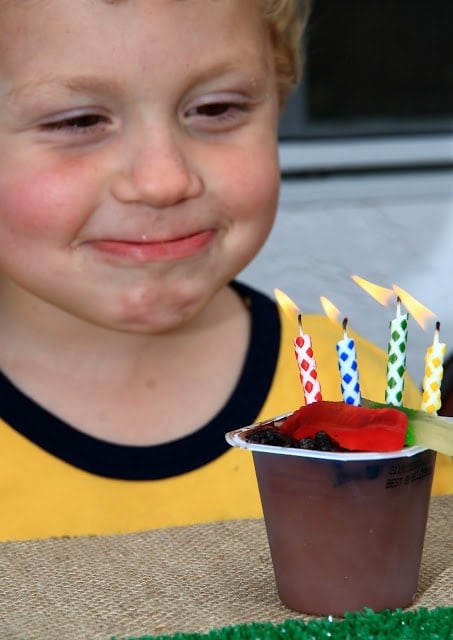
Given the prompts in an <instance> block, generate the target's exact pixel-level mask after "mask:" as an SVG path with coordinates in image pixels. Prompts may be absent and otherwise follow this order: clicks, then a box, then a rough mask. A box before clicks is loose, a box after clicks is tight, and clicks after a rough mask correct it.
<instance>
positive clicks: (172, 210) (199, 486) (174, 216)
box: [0, 0, 418, 539]
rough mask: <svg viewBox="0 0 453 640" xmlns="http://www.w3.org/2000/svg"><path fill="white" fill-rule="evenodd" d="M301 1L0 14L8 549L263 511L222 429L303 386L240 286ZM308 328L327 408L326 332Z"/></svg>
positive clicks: (377, 385) (48, 0)
mask: <svg viewBox="0 0 453 640" xmlns="http://www.w3.org/2000/svg"><path fill="white" fill-rule="evenodd" d="M296 5H297V3H296V2H295V1H294V0H274V1H263V2H260V1H259V0H247V2H244V0H216V1H210V0H118V1H110V2H108V1H107V0H83V2H77V3H74V2H73V0H45V1H44V0H42V1H41V0H36V1H35V2H28V1H26V0H15V1H14V2H12V1H10V0H3V1H1V2H0V23H1V25H2V33H3V35H2V36H1V38H2V40H1V43H2V44H1V57H0V146H1V149H2V153H1V156H0V309H1V314H0V336H1V344H2V349H1V353H0V366H1V369H2V371H3V377H2V381H1V388H0V398H1V403H0V412H1V416H2V419H3V420H2V422H1V423H0V443H1V444H0V446H1V450H2V452H3V459H2V464H1V465H0V486H1V489H2V519H1V520H2V524H1V525H0V539H27V538H33V537H47V536H61V535H84V534H103V533H115V532H125V531H134V530H139V529H145V528H152V527H162V526H170V525H179V524H189V523H192V522H203V521H208V520H216V519H223V518H235V517H250V516H257V515H260V507H259V499H258V495H257V490H256V485H255V478H254V473H253V468H252V462H251V459H250V456H249V455H247V454H245V453H244V452H238V451H235V450H232V449H229V447H228V446H227V445H226V443H225V440H224V433H225V432H226V431H228V430H229V429H231V428H234V427H237V426H241V425H244V424H247V423H250V422H253V421H255V420H257V419H262V418H264V417H271V416H273V415H276V414H279V413H282V412H283V411H288V410H291V409H293V408H295V407H297V406H298V405H299V404H300V403H301V391H300V385H299V382H298V378H297V372H296V370H295V364H294V361H293V354H292V347H291V338H292V335H291V334H292V329H291V328H290V327H288V326H286V324H282V325H281V319H280V318H279V316H278V312H277V310H276V307H275V305H274V304H273V303H272V302H271V301H270V300H268V299H267V298H264V297H263V296H261V295H259V294H258V293H256V292H254V291H251V290H250V289H247V288H246V287H243V286H241V285H239V284H237V283H234V282H233V283H232V284H230V283H231V282H232V281H233V279H234V278H235V277H236V275H237V274H238V273H239V272H240V271H241V269H242V268H243V267H244V266H245V265H246V264H247V263H248V262H249V261H250V260H251V259H252V258H253V257H254V255H255V254H256V253H257V252H258V251H259V249H260V248H261V246H262V244H263V242H264V241H265V239H266V237H267V235H268V233H269V231H270V229H271V226H272V223H273V220H274V215H275V210H276V205H277V198H278V186H279V168H278V160H277V144H276V140H277V121H278V115H279V108H280V105H281V104H282V103H283V102H284V99H285V96H286V94H287V92H288V91H289V89H290V88H291V86H292V85H293V84H294V83H295V82H296V81H297V77H298V62H297V53H296V52H297V49H298V39H299V31H300V29H299V24H298V22H297V20H296ZM305 10H306V8H305ZM6 34H7V35H6ZM304 328H305V329H306V330H307V331H310V332H312V333H313V340H314V342H315V348H316V350H317V360H318V367H319V369H320V371H321V372H323V373H322V385H323V391H324V396H325V397H326V398H332V399H334V398H339V395H338V393H339V392H338V387H339V382H338V372H337V368H336V359H335V349H334V344H335V340H336V338H337V333H338V332H337V331H335V328H333V327H332V328H331V327H330V324H329V322H328V321H327V320H324V319H320V318H312V319H310V318H307V319H305V320H304ZM280 339H281V340H280ZM280 344H281V348H280ZM358 349H359V353H360V357H361V366H362V371H363V373H362V380H361V383H362V389H363V393H364V395H366V396H368V397H379V398H380V397H381V395H382V389H383V385H384V381H383V376H384V373H385V358H384V357H383V355H382V354H381V353H380V352H379V351H378V350H377V349H375V348H374V347H373V346H372V345H368V344H366V343H364V342H363V341H362V342H360V341H359V345H358ZM367 361H369V362H368V364H367ZM320 375H321V374H320ZM408 391H409V396H412V397H409V400H408V403H409V404H411V403H412V404H415V403H418V397H417V398H416V395H417V394H416V391H415V390H414V389H413V388H411V387H410V385H408Z"/></svg>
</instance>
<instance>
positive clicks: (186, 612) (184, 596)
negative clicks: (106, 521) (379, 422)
mask: <svg viewBox="0 0 453 640" xmlns="http://www.w3.org/2000/svg"><path fill="white" fill-rule="evenodd" d="M452 523H453V496H444V497H439V498H434V499H433V500H432V501H431V508H430V517H429V522H428V529H427V534H426V541H425V549H424V555H423V561H422V568H421V575H420V586H419V593H418V595H417V598H416V601H415V603H414V607H420V606H425V607H428V608H434V607H438V606H451V605H452V604H453V586H452V585H453V534H452ZM0 580H1V582H0V638H1V640H19V639H26V640H66V639H67V640H88V639H89V640H108V639H109V638H110V637H111V636H115V637H116V638H124V637H131V636H135V637H137V636H141V635H145V634H149V635H157V634H174V633H176V632H178V631H181V632H191V631H196V632H205V631H208V630H210V629H212V628H214V627H223V626H227V625H231V624H240V623H245V622H252V621H266V620H268V621H271V622H276V623H277V622H281V621H283V620H285V619H286V618H295V617H303V616H300V614H297V613H295V612H292V611H290V610H289V609H286V608H285V607H284V606H283V605H281V604H280V603H279V601H278V599H277V596H276V592H275V587H274V580H273V574H272V566H271V561H270V557H269V551H268V546H267V539H266V533H265V529H264V524H263V522H262V521H261V520H246V521H233V522H221V523H214V524H207V525H196V526H190V527H181V528H172V529H164V530H157V531H150V532H144V533H136V534H128V535H122V536H111V537H86V538H63V539H51V540H41V541H31V542H15V543H3V544H1V545H0Z"/></svg>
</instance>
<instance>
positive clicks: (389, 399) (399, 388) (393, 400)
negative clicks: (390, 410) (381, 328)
mask: <svg viewBox="0 0 453 640" xmlns="http://www.w3.org/2000/svg"><path fill="white" fill-rule="evenodd" d="M408 319H409V314H407V313H401V300H400V298H399V297H398V299H397V311H396V318H394V319H393V320H391V321H390V339H389V343H388V360H387V387H386V389H385V402H386V403H387V404H391V405H394V406H395V407H401V406H402V405H403V389H404V373H405V371H406V346H407V325H408Z"/></svg>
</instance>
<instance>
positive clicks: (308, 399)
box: [294, 314, 322, 404]
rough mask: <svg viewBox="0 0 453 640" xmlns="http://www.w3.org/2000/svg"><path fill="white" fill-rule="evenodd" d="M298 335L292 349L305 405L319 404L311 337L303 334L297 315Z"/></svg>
mask: <svg viewBox="0 0 453 640" xmlns="http://www.w3.org/2000/svg"><path fill="white" fill-rule="evenodd" d="M298 322H299V335H298V336H297V338H296V339H295V340H294V349H295V354H296V359H297V364H298V365H299V375H300V381H301V382H302V388H303V390H304V397H305V404H311V403H312V402H319V401H320V400H322V395H321V385H320V384H319V380H318V372H317V370H316V361H315V357H314V354H313V347H312V344H311V337H310V336H309V335H308V333H304V331H303V328H302V318H301V315H300V314H299V317H298Z"/></svg>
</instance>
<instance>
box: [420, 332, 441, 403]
mask: <svg viewBox="0 0 453 640" xmlns="http://www.w3.org/2000/svg"><path fill="white" fill-rule="evenodd" d="M439 331H440V322H436V330H435V332H434V339H433V343H432V345H431V346H430V347H428V348H427V350H426V354H425V375H424V377H423V397H422V410H423V411H427V412H428V413H437V412H438V411H439V409H440V406H441V399H440V398H441V396H440V385H441V382H442V376H443V373H444V366H443V365H444V357H445V352H446V350H447V345H446V344H445V343H444V342H439Z"/></svg>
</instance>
